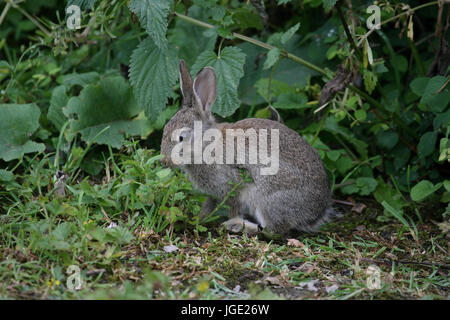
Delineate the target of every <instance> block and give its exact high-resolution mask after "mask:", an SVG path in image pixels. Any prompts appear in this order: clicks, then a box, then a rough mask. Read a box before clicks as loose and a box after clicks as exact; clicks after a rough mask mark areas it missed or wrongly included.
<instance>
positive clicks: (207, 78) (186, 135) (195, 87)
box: [161, 60, 217, 166]
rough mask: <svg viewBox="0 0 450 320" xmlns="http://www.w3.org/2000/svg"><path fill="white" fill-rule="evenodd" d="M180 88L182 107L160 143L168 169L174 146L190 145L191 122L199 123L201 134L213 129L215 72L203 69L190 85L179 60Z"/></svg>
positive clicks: (215, 90) (183, 65)
mask: <svg viewBox="0 0 450 320" xmlns="http://www.w3.org/2000/svg"><path fill="white" fill-rule="evenodd" d="M180 88H181V93H182V95H183V103H182V107H181V109H180V110H179V111H178V112H177V113H176V114H175V115H174V116H173V117H172V118H171V119H170V120H169V122H168V123H167V124H166V125H165V127H164V132H163V138H162V142H161V154H162V155H164V160H163V163H164V164H166V165H169V166H172V165H173V162H172V161H171V153H172V149H173V148H174V147H175V145H177V144H179V143H183V144H189V145H191V144H192V142H193V139H194V137H193V133H194V121H201V122H202V129H203V131H204V130H206V129H208V128H210V127H212V126H214V125H215V120H214V116H213V115H212V112H211V108H212V106H213V104H214V101H215V100H216V92H217V84H216V73H215V71H214V69H213V68H211V67H205V68H203V69H202V70H200V71H199V73H198V74H197V76H196V77H195V79H194V81H192V78H191V76H190V74H189V70H188V69H187V67H186V63H185V62H184V60H181V61H180Z"/></svg>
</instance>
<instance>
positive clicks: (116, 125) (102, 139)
mask: <svg viewBox="0 0 450 320" xmlns="http://www.w3.org/2000/svg"><path fill="white" fill-rule="evenodd" d="M139 111H140V109H139V107H138V105H137V103H136V100H135V99H134V96H133V92H132V89H131V87H130V85H129V84H128V83H127V82H126V81H125V79H124V78H123V77H121V76H118V77H112V78H105V79H102V80H101V81H100V83H99V84H95V85H94V84H91V85H88V86H87V87H86V88H84V89H83V91H81V93H80V96H79V97H73V98H71V99H70V100H69V102H68V104H67V110H66V112H65V114H66V115H68V116H70V117H71V120H70V128H71V130H72V131H73V132H80V133H81V138H82V139H83V140H84V141H86V142H90V141H94V142H95V143H98V144H106V145H110V146H112V147H113V148H120V147H121V146H122V143H123V141H124V135H126V134H127V135H140V134H141V132H142V131H143V130H144V128H143V127H145V125H146V121H145V120H133V118H134V117H136V116H137V115H138V114H139ZM72 115H76V118H77V119H75V118H74V117H73V116H72ZM107 127H109V129H107V130H106V131H104V132H103V133H102V134H100V132H102V131H103V130H105V129H106V128H107ZM99 134H100V135H99Z"/></svg>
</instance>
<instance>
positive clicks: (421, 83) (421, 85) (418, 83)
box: [409, 77, 430, 97]
mask: <svg viewBox="0 0 450 320" xmlns="http://www.w3.org/2000/svg"><path fill="white" fill-rule="evenodd" d="M428 81H430V78H427V77H420V78H416V79H414V80H413V81H411V83H410V84H409V87H410V88H411V90H412V92H414V93H415V94H416V95H418V96H419V97H421V96H422V95H423V93H424V92H425V88H426V87H427V84H428Z"/></svg>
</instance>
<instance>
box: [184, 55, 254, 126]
mask: <svg viewBox="0 0 450 320" xmlns="http://www.w3.org/2000/svg"><path fill="white" fill-rule="evenodd" d="M244 63H245V54H244V53H243V52H242V51H241V50H240V49H239V48H237V47H225V48H223V49H222V51H221V53H220V57H218V56H217V55H216V54H215V53H214V52H213V51H205V52H203V53H202V54H201V55H200V56H199V57H198V59H197V61H196V62H195V64H194V65H193V66H192V73H194V74H196V73H197V72H198V71H200V70H201V69H202V68H203V67H206V66H210V67H212V68H214V70H215V71H216V75H217V99H216V102H215V103H214V106H213V109H212V111H213V112H215V113H217V114H218V115H220V116H222V117H228V116H231V115H232V114H233V113H234V112H235V111H236V109H237V108H239V105H240V101H239V98H238V94H237V88H238V85H239V80H240V79H241V78H242V76H243V75H244V70H243V67H244Z"/></svg>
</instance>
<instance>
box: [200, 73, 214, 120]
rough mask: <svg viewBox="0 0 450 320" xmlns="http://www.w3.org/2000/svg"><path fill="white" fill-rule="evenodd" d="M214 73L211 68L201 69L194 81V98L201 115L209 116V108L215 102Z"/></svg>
mask: <svg viewBox="0 0 450 320" xmlns="http://www.w3.org/2000/svg"><path fill="white" fill-rule="evenodd" d="M216 94H217V81H216V72H215V71H214V69H213V68H211V67H205V68H203V69H202V70H201V71H200V72H199V73H198V74H197V76H196V77H195V80H194V96H195V99H196V102H197V103H196V105H197V107H198V108H199V109H200V111H201V113H202V114H204V115H206V116H208V117H209V116H210V115H211V108H212V106H213V104H214V101H216Z"/></svg>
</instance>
